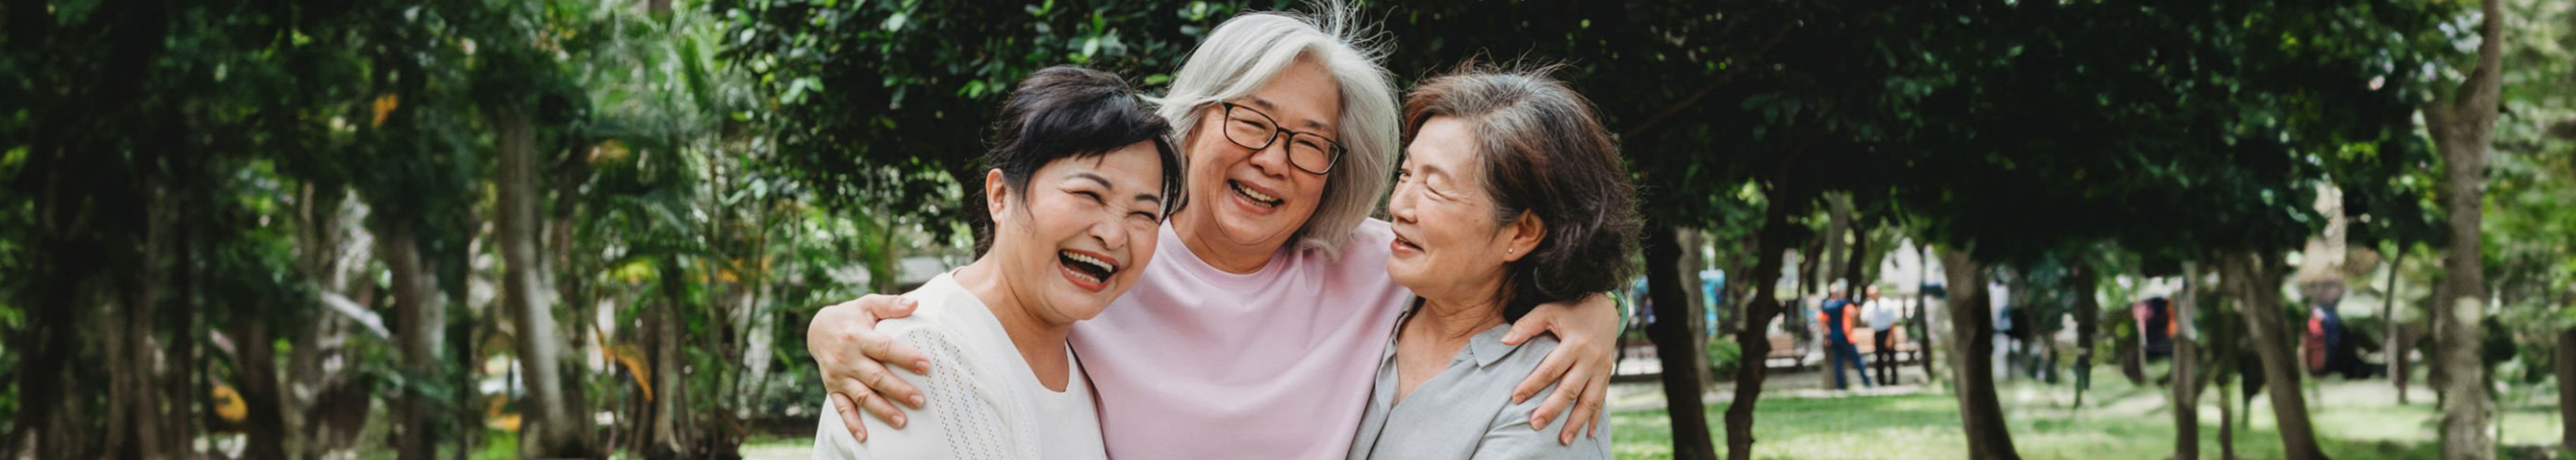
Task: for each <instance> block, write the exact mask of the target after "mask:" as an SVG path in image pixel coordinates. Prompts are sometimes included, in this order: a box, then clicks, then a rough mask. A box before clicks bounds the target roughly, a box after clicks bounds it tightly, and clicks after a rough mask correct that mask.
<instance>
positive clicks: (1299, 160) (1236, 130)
mask: <svg viewBox="0 0 2576 460" xmlns="http://www.w3.org/2000/svg"><path fill="white" fill-rule="evenodd" d="M1216 104H1217V105H1219V106H1224V107H1225V140H1229V141H1234V145H1240V146H1243V148H1247V149H1253V150H1261V149H1266V148H1270V144H1271V143H1272V142H1276V141H1278V140H1279V138H1282V137H1285V138H1288V164H1290V165H1295V166H1297V169H1298V170H1300V171H1305V172H1306V173H1307V174H1314V175H1323V174H1324V173H1328V172H1332V171H1333V164H1335V163H1340V162H1341V161H1342V154H1343V153H1345V152H1349V151H1350V149H1347V148H1343V147H1342V143H1340V142H1333V140H1332V139H1331V138H1327V137H1324V135H1322V134H1315V133H1307V132H1298V131H1291V130H1289V129H1288V128H1285V127H1281V126H1279V122H1278V121H1277V120H1276V119H1273V118H1270V114H1266V113H1261V110H1260V109H1254V108H1251V107H1244V106H1242V105H1237V104H1235V103H1232V102H1223V101H1219V102H1217V103H1216Z"/></svg>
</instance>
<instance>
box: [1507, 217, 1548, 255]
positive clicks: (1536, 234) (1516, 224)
mask: <svg viewBox="0 0 2576 460" xmlns="http://www.w3.org/2000/svg"><path fill="white" fill-rule="evenodd" d="M1503 232H1504V233H1508V235H1506V236H1507V237H1508V238H1509V239H1508V240H1505V241H1504V242H1503V248H1504V249H1503V261H1504V262H1519V261H1520V260H1521V258H1522V257H1528V256H1529V254H1530V250H1532V249H1535V248H1537V247H1538V242H1540V241H1546V240H1547V221H1545V220H1541V219H1539V218H1538V214H1537V213H1532V212H1529V211H1528V210H1522V211H1521V215H1520V217H1514V218H1512V223H1511V224H1510V225H1505V226H1503Z"/></svg>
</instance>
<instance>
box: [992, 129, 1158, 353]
mask: <svg viewBox="0 0 2576 460" xmlns="http://www.w3.org/2000/svg"><path fill="white" fill-rule="evenodd" d="M1157 155H1158V154H1157V153H1156V152H1155V150H1154V144H1153V143H1152V142H1138V143H1135V144H1132V145H1128V146H1126V147H1122V148H1119V149H1117V150H1113V151H1110V152H1109V153H1106V154H1102V155H1100V156H1097V157H1090V158H1082V157H1068V158H1064V159H1059V160H1055V161H1054V162H1051V163H1047V164H1046V166H1043V167H1040V168H1038V170H1037V172H1036V173H1035V174H1031V175H1030V176H1029V181H1028V190H1026V191H1025V192H1021V191H1012V190H1008V189H1007V188H1005V186H1003V185H1001V184H1002V183H1003V182H1002V174H1001V170H999V169H996V170H992V171H990V172H988V173H986V175H985V176H986V177H985V181H986V183H987V185H986V188H985V190H986V206H988V207H989V210H990V212H991V213H992V216H993V222H994V228H995V229H996V230H995V232H994V236H993V247H992V249H991V253H992V254H994V255H1000V256H1002V258H1001V261H1002V262H1003V263H1002V269H1003V274H1002V275H1003V276H1004V277H1006V279H1011V280H1016V281H1015V282H1014V283H1013V284H1015V285H1016V287H1014V288H1013V289H1014V290H1016V291H1019V292H1017V294H1016V296H1017V297H1018V298H1019V299H1021V301H1022V302H1024V303H1026V304H1027V306H1028V307H1029V312H1030V313H1031V314H1033V315H1036V316H1038V318H1039V319H1041V320H1044V321H1046V322H1048V323H1054V324H1065V323H1071V322H1074V321H1081V320H1086V319H1091V317H1092V316H1095V315H1098V314H1100V310H1101V308H1102V307H1105V306H1107V305H1108V304H1109V301H1111V300H1115V299H1117V298H1118V296H1119V295H1121V294H1125V293H1126V292H1127V288H1129V287H1132V286H1135V283H1136V278H1137V277H1138V276H1140V275H1141V274H1142V273H1144V270H1143V269H1144V267H1145V264H1146V262H1148V261H1150V260H1151V259H1152V257H1153V255H1154V246H1155V242H1156V235H1155V232H1157V231H1160V230H1159V229H1160V228H1161V226H1162V218H1161V216H1162V210H1163V201H1164V200H1167V199H1170V197H1165V196H1162V193H1163V175H1162V174H1163V169H1162V159H1160V158H1157ZM1013 208H1017V209H1013Z"/></svg>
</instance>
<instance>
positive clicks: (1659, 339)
mask: <svg viewBox="0 0 2576 460" xmlns="http://www.w3.org/2000/svg"><path fill="white" fill-rule="evenodd" d="M1676 231H1680V229H1677V228H1675V227H1673V225H1672V224H1671V223H1669V222H1666V221H1664V220H1662V219H1655V218H1652V217H1649V218H1648V219H1647V220H1646V228H1645V232H1646V234H1645V248H1644V250H1645V256H1646V277H1647V278H1646V280H1647V282H1646V286H1647V289H1648V294H1647V295H1649V296H1651V297H1652V298H1653V299H1654V303H1655V319H1656V321H1655V323H1654V324H1651V325H1647V326H1646V336H1647V337H1648V338H1651V339H1653V340H1654V342H1655V357H1656V359H1657V360H1659V361H1662V362H1663V368H1664V372H1663V380H1664V401H1665V408H1666V409H1667V410H1668V411H1669V412H1670V414H1671V417H1672V422H1673V430H1672V433H1673V458H1676V459H1701V460H1713V459H1716V458H1717V448H1716V445H1715V444H1714V443H1713V442H1712V441H1711V440H1710V439H1709V436H1708V433H1709V430H1708V411H1707V409H1706V408H1705V406H1704V405H1702V404H1701V403H1700V395H1701V394H1703V393H1704V392H1705V391H1706V388H1707V384H1708V382H1707V381H1706V380H1705V379H1703V378H1702V377H1701V376H1702V374H1703V373H1704V371H1705V370H1706V369H1708V364H1707V363H1708V360H1707V359H1706V357H1705V356H1703V355H1705V354H1706V352H1705V351H1703V350H1700V349H1698V348H1697V344H1698V343H1699V342H1698V341H1697V340H1695V339H1693V337H1694V336H1697V335H1699V331H1697V330H1693V329H1692V328H1691V327H1690V324H1691V321H1690V319H1691V318H1697V317H1699V311H1698V308H1697V305H1694V304H1692V303H1691V301H1690V292H1689V291H1688V289H1698V288H1699V286H1698V285H1697V284H1692V285H1689V286H1683V285H1682V284H1681V283H1682V280H1683V278H1684V277H1683V276H1682V273H1681V271H1682V270H1684V269H1685V268H1684V267H1682V264H1681V251H1682V247H1681V246H1680V241H1679V238H1678V235H1676V234H1675V233H1674V232H1676ZM1751 353H1752V352H1749V351H1748V352H1745V354H1744V355H1743V356H1745V359H1746V360H1747V361H1748V362H1747V363H1746V364H1743V365H1738V366H1737V367H1738V368H1745V367H1761V366H1760V364H1759V362H1758V361H1751V360H1752V359H1754V358H1753V356H1755V355H1753V354H1751ZM1744 384H1745V383H1744V382H1737V383H1736V385H1738V386H1741V385H1744Z"/></svg>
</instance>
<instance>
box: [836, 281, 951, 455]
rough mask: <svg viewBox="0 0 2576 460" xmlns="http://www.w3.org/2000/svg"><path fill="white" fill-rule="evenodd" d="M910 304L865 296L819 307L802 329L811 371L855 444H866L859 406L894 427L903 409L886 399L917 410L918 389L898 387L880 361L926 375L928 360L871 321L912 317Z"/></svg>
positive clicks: (912, 304) (901, 419)
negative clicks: (818, 372) (819, 378)
mask: <svg viewBox="0 0 2576 460" xmlns="http://www.w3.org/2000/svg"><path fill="white" fill-rule="evenodd" d="M915 306H917V304H916V303H915V302H913V301H912V299H906V298H902V297H897V296H890V295H884V294H869V295H868V296H866V297H860V298H859V299H858V300H852V301H848V302H842V303H840V304H838V305H833V306H829V307H823V309H822V310H821V311H817V312H815V313H814V321H813V323H812V324H810V325H808V326H806V328H805V351H806V352H807V353H810V354H812V355H814V364H815V367H816V368H817V369H819V370H821V371H822V374H823V386H824V387H825V388H827V389H830V390H831V392H832V396H831V399H832V406H833V407H836V408H838V409H839V412H840V417H841V422H842V424H843V425H845V426H848V427H849V428H850V437H852V438H855V439H858V440H859V441H860V442H866V441H867V440H868V429H867V425H866V424H863V423H860V419H859V411H860V410H861V409H860V408H866V409H865V410H866V411H867V412H868V413H872V414H876V416H877V419H879V420H884V421H885V422H886V425H889V426H893V427H895V428H903V425H904V417H903V410H902V409H898V408H896V407H895V405H894V404H893V403H892V402H891V401H903V402H904V403H905V405H907V406H911V407H912V408H914V409H920V408H921V404H922V401H923V399H922V395H921V390H918V389H914V388H913V387H912V385H911V384H908V383H904V381H903V379H902V378H899V377H896V376H895V375H894V371H892V370H888V369H886V366H885V364H884V363H901V364H899V365H902V366H904V367H906V368H910V369H912V372H913V373H917V374H929V373H930V360H929V359H927V358H923V357H922V356H921V352H920V351H919V350H914V349H912V347H907V346H904V345H903V344H902V343H899V342H897V341H895V338H894V337H892V336H888V335H885V334H879V333H877V331H876V327H877V320H880V319H891V318H901V317H905V316H912V309H913V308H914V307H915ZM854 401H855V402H857V403H856V404H853V402H854Z"/></svg>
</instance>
